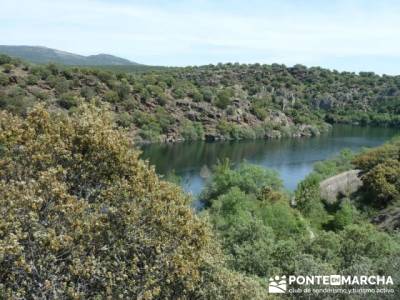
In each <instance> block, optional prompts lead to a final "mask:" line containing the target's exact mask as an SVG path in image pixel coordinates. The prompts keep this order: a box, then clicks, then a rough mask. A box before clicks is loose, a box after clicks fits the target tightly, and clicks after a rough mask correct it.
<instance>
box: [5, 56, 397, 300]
mask: <svg viewBox="0 0 400 300" xmlns="http://www.w3.org/2000/svg"><path fill="white" fill-rule="evenodd" d="M399 88H400V82H399V78H398V77H389V76H382V77H380V76H377V75H374V74H370V73H368V74H360V75H355V74H350V73H337V72H334V71H327V70H323V69H319V68H310V69H307V68H304V67H302V66H295V67H292V68H286V67H284V66H279V65H272V66H266V65H232V64H226V65H218V66H205V67H190V68H180V69H165V70H156V71H144V72H137V73H118V72H112V71H106V70H104V69H85V68H66V67H59V66H56V65H47V66H36V65H28V64H25V63H22V62H20V61H18V60H15V59H11V58H9V57H7V56H0V108H1V111H0V270H1V272H0V299H2V298H5V299H9V298H11V299H12V298H17V299H21V298H22V299H23V298H28V299H38V298H49V299H99V298H105V297H108V298H110V299H118V298H121V299H136V298H137V299H266V298H267V297H268V295H266V291H267V289H266V286H267V285H266V279H267V278H268V277H270V276H274V275H277V274H303V275H304V274H346V275H348V274H352V275H368V274H371V275H376V274H379V275H391V276H392V277H393V281H394V283H395V284H396V286H395V287H394V288H395V291H396V293H397V294H396V295H388V297H392V298H393V297H397V298H398V297H400V295H399V294H398V293H399V291H400V286H399V284H400V272H399V270H400V237H399V235H398V232H397V229H398V228H399V227H400V223H399V221H398V220H400V181H399V176H398V175H399V174H400V142H399V140H393V141H391V142H390V143H387V144H386V145H383V146H381V147H379V148H376V149H372V150H369V151H364V152H363V153H361V154H354V153H351V152H349V151H343V152H342V153H341V154H340V155H339V156H338V157H336V158H333V159H331V160H328V161H325V162H320V163H317V164H316V165H315V168H314V171H313V172H312V173H311V174H310V175H309V176H308V177H307V178H306V179H305V180H304V181H302V182H301V183H300V184H299V186H298V189H297V190H296V192H295V193H294V195H291V194H289V193H288V192H286V191H285V190H284V189H283V186H282V182H281V179H280V178H279V176H278V174H276V173H275V172H273V171H271V170H267V169H263V168H261V167H257V166H253V165H250V164H246V163H243V164H241V165H239V166H236V167H233V166H232V165H231V164H230V163H229V161H223V162H221V163H220V164H218V165H217V166H216V167H215V168H214V170H213V173H212V176H211V177H210V179H209V181H208V183H207V185H206V188H205V190H204V191H203V193H202V194H201V200H202V201H203V203H204V209H203V210H201V211H200V212H199V213H198V214H195V213H194V212H193V211H192V209H191V208H190V199H189V197H188V196H187V195H185V194H184V193H183V192H182V191H181V190H180V188H179V187H177V186H176V185H175V184H173V183H170V182H167V181H163V180H161V179H159V178H158V177H157V175H156V174H155V172H154V169H153V168H152V167H150V166H149V165H148V164H147V163H146V162H143V161H141V160H140V159H139V158H138V155H139V152H138V151H137V150H135V148H134V146H133V144H132V141H133V138H134V139H138V138H140V139H141V140H142V141H143V140H146V141H167V140H170V141H176V140H183V139H184V140H196V139H204V138H210V139H211V138H212V139H223V138H225V139H242V138H264V137H277V136H282V135H287V136H299V135H312V134H318V133H319V131H320V130H324V129H325V128H326V124H325V121H329V122H359V123H362V124H376V125H385V126H386V125H390V126H398V125H399V114H398V113H399V111H398V110H397V109H398V106H397V105H396V103H398V101H399V97H400V96H399V95H400V92H399ZM38 102H39V103H40V104H39V105H38V104H37V103H38ZM87 102H90V104H87ZM132 137H133V138H132ZM355 168H357V169H359V170H360V171H361V173H360V174H361V180H362V181H363V183H364V184H363V186H362V188H361V189H360V190H358V191H357V192H356V193H354V194H345V195H340V197H338V199H337V201H336V202H334V203H328V202H327V201H325V199H323V198H322V196H321V193H320V189H319V184H320V182H321V181H322V180H324V179H326V178H328V177H330V176H332V175H335V174H337V173H340V172H342V171H346V170H350V169H355ZM363 296H364V295H360V299H361V298H362V297H363ZM384 296H385V295H379V299H382V298H383V297H384ZM307 297H309V296H307ZM354 297H355V298H356V297H357V296H354ZM371 297H373V296H371ZM317 298H318V297H317Z"/></svg>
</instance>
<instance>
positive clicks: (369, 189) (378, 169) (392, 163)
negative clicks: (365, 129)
mask: <svg viewBox="0 0 400 300" xmlns="http://www.w3.org/2000/svg"><path fill="white" fill-rule="evenodd" d="M353 163H354V164H355V165H356V166H357V167H358V168H359V169H361V172H362V174H363V175H362V177H361V179H362V181H363V183H364V185H363V192H364V197H363V199H364V201H365V202H367V203H369V204H372V205H373V206H374V207H375V208H385V207H387V206H388V205H391V204H395V203H396V204H399V203H400V177H399V174H400V140H399V139H394V140H393V141H391V142H389V143H387V144H384V145H383V146H381V147H378V148H375V149H372V150H370V151H366V152H364V153H362V154H360V155H358V156H357V157H356V158H355V159H354V161H353Z"/></svg>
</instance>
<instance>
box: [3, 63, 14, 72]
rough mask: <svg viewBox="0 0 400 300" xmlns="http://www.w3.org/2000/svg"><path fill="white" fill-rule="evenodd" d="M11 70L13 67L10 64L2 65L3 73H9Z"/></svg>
mask: <svg viewBox="0 0 400 300" xmlns="http://www.w3.org/2000/svg"><path fill="white" fill-rule="evenodd" d="M12 69H13V65H11V64H4V65H3V72H4V73H11V70H12Z"/></svg>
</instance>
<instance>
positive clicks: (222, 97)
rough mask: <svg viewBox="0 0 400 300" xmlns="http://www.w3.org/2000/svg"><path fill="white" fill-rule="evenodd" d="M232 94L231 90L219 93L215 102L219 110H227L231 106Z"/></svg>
mask: <svg viewBox="0 0 400 300" xmlns="http://www.w3.org/2000/svg"><path fill="white" fill-rule="evenodd" d="M231 97H232V92H231V91H230V90H223V91H221V92H219V93H218V95H217V98H216V100H215V105H216V106H217V107H218V108H221V109H225V108H227V107H228V105H229V104H231Z"/></svg>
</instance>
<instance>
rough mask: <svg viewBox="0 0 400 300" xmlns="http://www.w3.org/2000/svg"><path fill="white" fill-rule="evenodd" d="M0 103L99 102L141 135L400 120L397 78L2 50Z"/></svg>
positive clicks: (311, 130) (233, 134) (211, 134)
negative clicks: (43, 56)
mask: <svg viewBox="0 0 400 300" xmlns="http://www.w3.org/2000/svg"><path fill="white" fill-rule="evenodd" d="M0 61H1V66H0V72H1V73H0V82H1V87H0V107H1V108H3V109H7V110H9V111H13V112H17V113H25V112H26V110H27V109H28V108H29V107H31V106H33V105H34V104H35V103H37V102H44V103H46V104H47V105H48V107H49V109H52V110H54V109H62V110H73V109H75V108H76V107H77V106H79V105H80V104H81V103H83V102H87V101H96V103H97V104H98V105H106V106H107V107H108V109H109V110H110V111H112V112H113V114H114V116H115V120H116V122H117V124H119V125H120V126H122V127H124V128H127V129H128V130H129V132H130V133H131V134H132V136H133V137H134V138H135V140H137V141H144V142H176V141H183V140H199V139H206V140H239V139H256V138H279V137H301V136H313V135H318V134H320V133H321V132H324V131H326V130H328V129H329V124H332V123H353V124H359V125H379V126H395V127H397V126H399V125H400V115H399V107H400V77H399V76H379V75H376V74H373V73H360V74H355V73H348V72H341V73H340V72H337V71H330V70H326V69H322V68H306V67H304V66H301V65H296V66H294V67H286V66H284V65H277V64H274V65H259V64H254V65H245V64H242V65H240V64H219V65H209V66H201V67H185V68H159V69H157V68H155V69H143V70H141V71H140V72H121V71H115V70H110V69H105V68H103V67H99V68H85V67H73V68H72V67H66V66H64V67H62V66H57V65H54V64H51V65H29V64H26V63H24V62H20V61H19V60H15V59H11V58H10V57H7V56H2V57H1V60H0Z"/></svg>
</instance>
